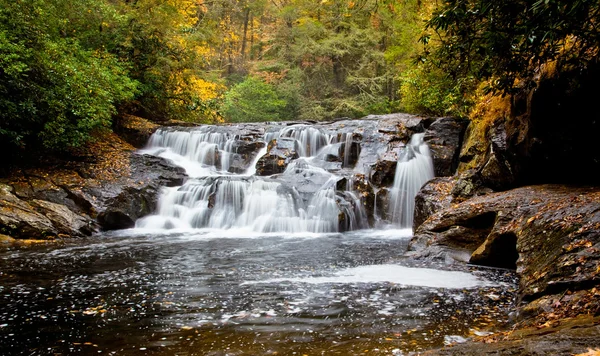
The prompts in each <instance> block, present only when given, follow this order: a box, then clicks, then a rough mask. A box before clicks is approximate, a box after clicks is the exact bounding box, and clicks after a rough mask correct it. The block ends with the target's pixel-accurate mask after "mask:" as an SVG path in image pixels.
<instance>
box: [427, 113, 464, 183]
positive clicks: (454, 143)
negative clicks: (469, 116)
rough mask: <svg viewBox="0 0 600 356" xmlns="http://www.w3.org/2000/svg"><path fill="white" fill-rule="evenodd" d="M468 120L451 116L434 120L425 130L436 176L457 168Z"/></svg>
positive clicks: (443, 175)
mask: <svg viewBox="0 0 600 356" xmlns="http://www.w3.org/2000/svg"><path fill="white" fill-rule="evenodd" d="M467 124H468V121H467V120H460V119H455V118H451V117H443V118H439V119H437V120H435V121H434V122H433V123H432V124H431V125H430V126H429V127H428V128H427V130H426V131H425V138H424V139H425V142H426V143H427V144H428V145H429V148H430V150H431V151H432V156H433V167H434V169H435V175H436V176H437V177H446V176H451V175H453V174H454V172H456V169H457V168H458V157H459V153H460V149H461V145H462V139H463V135H464V133H465V130H466V128H467Z"/></svg>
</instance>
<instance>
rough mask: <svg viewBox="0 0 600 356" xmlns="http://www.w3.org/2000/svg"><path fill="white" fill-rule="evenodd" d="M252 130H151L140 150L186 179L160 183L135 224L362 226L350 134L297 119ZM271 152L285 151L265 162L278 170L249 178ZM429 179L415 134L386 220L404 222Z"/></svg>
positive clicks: (279, 228) (365, 218)
mask: <svg viewBox="0 0 600 356" xmlns="http://www.w3.org/2000/svg"><path fill="white" fill-rule="evenodd" d="M260 132H261V133H260V134H257V133H256V130H255V131H253V136H251V135H247V132H246V133H244V132H243V130H242V129H241V128H240V127H235V126H204V127H200V128H196V129H185V130H181V131H177V130H172V129H161V130H158V131H157V132H156V133H155V134H154V135H153V136H152V137H151V139H150V140H149V143H148V147H147V148H146V149H145V150H144V152H145V153H150V154H153V155H158V156H162V157H165V158H167V159H170V160H172V161H173V162H174V163H176V164H178V165H180V166H182V167H184V168H185V169H186V171H187V173H188V175H189V176H190V177H191V178H190V179H188V181H187V182H186V183H185V184H184V185H183V186H181V187H175V188H165V189H164V191H163V193H162V195H161V197H160V199H159V204H158V209H157V211H156V214H155V215H152V216H148V217H145V218H143V219H140V220H138V221H137V223H136V227H137V228H147V229H200V228H211V229H242V230H250V231H255V232H259V233H271V232H273V233H275V232H286V233H300V232H313V233H330V232H338V231H350V230H357V229H365V228H368V227H369V226H370V224H369V221H370V220H371V219H372V218H373V215H372V214H373V213H372V212H371V213H370V214H371V215H370V216H369V213H368V212H367V209H366V208H365V206H366V205H367V199H366V198H365V197H366V196H367V195H368V192H365V191H364V190H363V191H362V192H361V191H359V189H355V187H354V183H353V182H354V180H355V179H356V177H358V176H363V177H364V173H362V171H361V170H360V169H358V168H361V167H355V166H359V164H358V163H357V161H358V160H359V159H358V155H359V154H360V148H357V147H358V144H356V143H354V142H353V141H354V139H355V133H354V132H353V131H347V132H341V133H340V132H326V131H325V130H323V129H321V128H318V127H313V126H310V125H305V124H301V125H291V126H287V127H285V126H276V125H275V126H270V127H268V128H267V129H264V128H263V129H262V131H260ZM256 137H260V139H259V140H257V139H256ZM356 137H359V138H360V137H361V136H360V135H358V136H356ZM256 141H259V142H256ZM251 143H254V144H255V145H254V146H252V147H251V149H248V147H249V146H248V145H249V144H251ZM280 143H281V147H279V144H280ZM278 149H279V150H282V151H284V152H285V155H284V156H278V157H277V160H275V161H273V163H272V164H275V165H280V164H285V165H286V167H285V169H281V170H279V171H278V172H280V173H278V174H272V175H266V176H260V175H257V163H258V162H259V161H260V160H263V159H264V157H267V156H268V155H270V154H272V153H271V151H270V150H278ZM263 156H264V157H263ZM263 163H264V162H263ZM263 166H264V164H263ZM363 171H364V170H363ZM240 172H241V173H240ZM259 173H260V172H259ZM432 177H433V169H432V168H431V158H430V156H429V151H428V149H427V145H426V144H424V143H423V135H422V134H421V135H415V136H414V137H413V139H412V140H411V142H410V143H409V144H408V145H407V146H406V148H405V149H404V151H403V152H402V153H401V155H400V160H399V162H398V169H397V171H396V180H395V183H394V186H393V188H392V189H391V200H392V201H391V203H390V206H391V207H390V209H391V210H390V212H389V214H388V215H389V216H391V220H392V221H391V222H392V224H393V225H395V226H398V227H402V228H405V227H410V223H411V222H412V213H413V212H412V210H413V202H412V201H413V200H414V196H415V195H416V193H417V191H418V189H419V188H420V187H421V185H422V184H423V183H424V182H425V181H427V180H428V179H430V178H432ZM371 189H372V188H371ZM375 209H376V207H375Z"/></svg>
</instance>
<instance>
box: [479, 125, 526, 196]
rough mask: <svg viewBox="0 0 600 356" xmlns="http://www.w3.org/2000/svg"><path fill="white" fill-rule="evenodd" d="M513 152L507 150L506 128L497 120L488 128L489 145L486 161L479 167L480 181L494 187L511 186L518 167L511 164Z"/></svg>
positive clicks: (515, 177) (516, 176) (499, 188)
mask: <svg viewBox="0 0 600 356" xmlns="http://www.w3.org/2000/svg"><path fill="white" fill-rule="evenodd" d="M512 156H513V154H511V153H510V152H509V150H508V142H507V134H506V128H505V125H504V123H503V122H499V123H498V124H496V125H495V126H493V127H492V129H491V130H490V146H489V152H488V154H487V161H486V162H485V163H484V165H483V167H482V168H481V174H480V175H481V179H482V182H483V183H484V184H485V185H486V186H488V187H490V188H492V189H494V190H503V189H507V188H510V187H513V186H514V184H515V182H516V181H517V179H518V175H517V173H518V172H517V171H518V167H517V166H516V165H515V164H513V162H512V161H513V160H514V159H513V158H512Z"/></svg>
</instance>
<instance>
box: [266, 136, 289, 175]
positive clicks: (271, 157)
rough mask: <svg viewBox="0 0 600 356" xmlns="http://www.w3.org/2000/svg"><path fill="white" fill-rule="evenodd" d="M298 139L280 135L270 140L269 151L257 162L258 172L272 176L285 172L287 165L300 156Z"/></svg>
mask: <svg viewBox="0 0 600 356" xmlns="http://www.w3.org/2000/svg"><path fill="white" fill-rule="evenodd" d="M298 157H299V154H298V149H297V147H296V141H295V140H294V139H292V138H289V137H280V138H278V139H275V140H272V141H271V142H269V146H268V148H267V153H266V154H265V155H264V156H262V157H261V158H260V159H259V160H258V162H257V163H256V174H258V175H260V176H270V175H273V174H277V173H283V172H284V171H285V169H286V168H287V165H288V164H289V163H290V162H291V161H292V160H294V159H296V158H298Z"/></svg>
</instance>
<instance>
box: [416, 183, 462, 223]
mask: <svg viewBox="0 0 600 356" xmlns="http://www.w3.org/2000/svg"><path fill="white" fill-rule="evenodd" d="M453 187H454V180H453V179H452V178H450V177H436V178H434V179H432V180H430V181H429V182H427V183H425V185H424V186H423V187H421V190H419V193H418V194H417V196H416V197H415V215H414V219H413V230H416V229H418V228H419V226H421V225H422V224H423V222H425V220H427V219H429V217H430V216H431V215H433V214H435V213H436V212H438V211H440V210H442V209H445V208H448V207H449V206H450V203H451V202H452V195H451V194H450V193H451V191H452V188H453Z"/></svg>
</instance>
